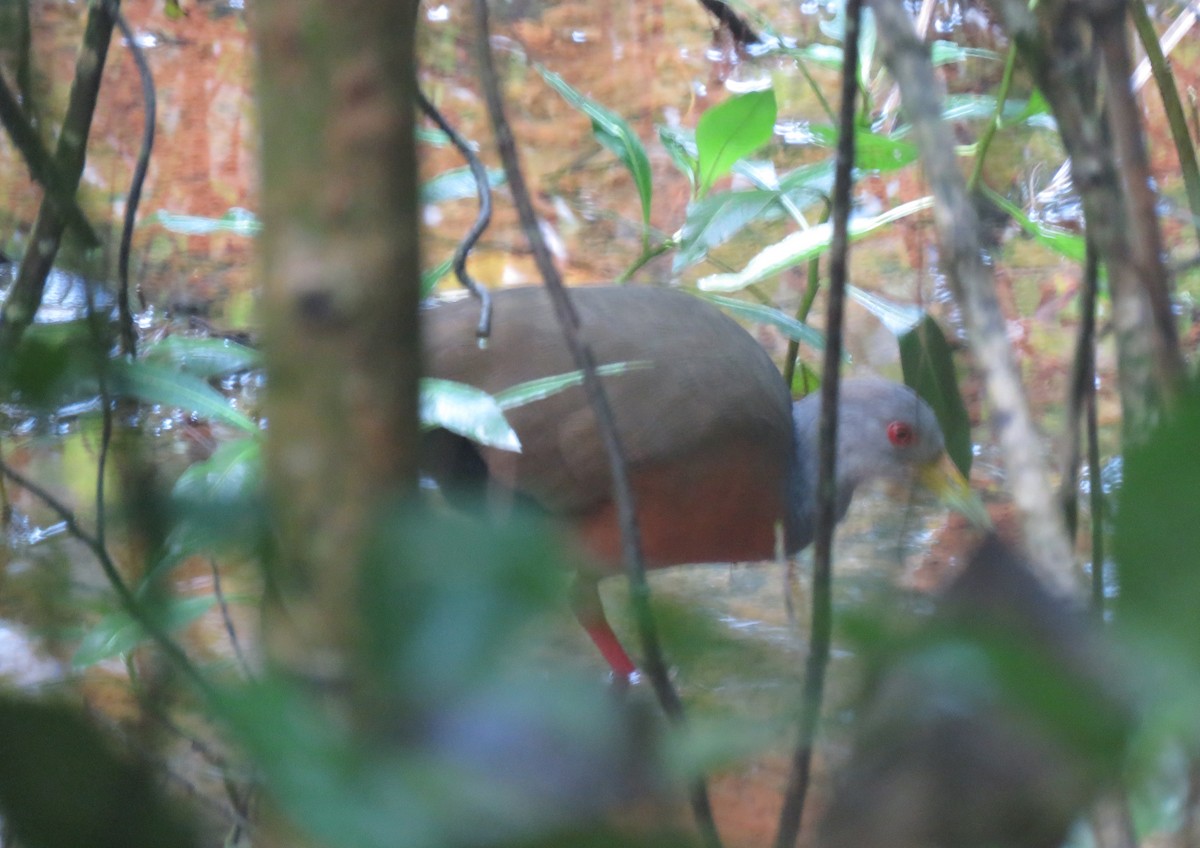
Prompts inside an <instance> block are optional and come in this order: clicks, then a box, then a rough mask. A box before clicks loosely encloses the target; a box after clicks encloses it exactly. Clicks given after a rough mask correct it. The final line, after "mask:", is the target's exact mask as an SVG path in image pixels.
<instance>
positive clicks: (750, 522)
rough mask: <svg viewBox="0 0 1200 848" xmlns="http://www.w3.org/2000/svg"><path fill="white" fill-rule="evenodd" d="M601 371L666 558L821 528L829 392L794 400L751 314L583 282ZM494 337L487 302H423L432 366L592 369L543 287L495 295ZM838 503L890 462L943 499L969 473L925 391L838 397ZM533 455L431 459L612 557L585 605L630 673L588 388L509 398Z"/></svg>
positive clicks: (885, 385)
mask: <svg viewBox="0 0 1200 848" xmlns="http://www.w3.org/2000/svg"><path fill="white" fill-rule="evenodd" d="M571 297H572V300H573V302H574V304H575V307H576V309H577V311H578V313H579V316H580V319H581V323H582V325H583V329H582V331H581V333H582V335H583V337H584V339H585V340H586V341H587V343H588V344H589V345H590V346H591V349H592V352H593V354H594V356H595V359H596V362H597V364H598V365H605V364H611V363H629V365H630V367H629V368H628V369H626V370H623V371H621V372H620V373H616V374H613V375H611V376H606V377H604V378H603V380H604V385H605V389H606V391H607V393H608V400H609V403H610V405H611V406H612V410H613V413H614V416H615V418H616V423H617V428H618V430H619V432H620V436H621V441H622V443H623V446H624V449H625V454H626V459H627V461H628V465H629V471H630V477H631V482H632V486H633V490H634V497H635V500H636V503H637V513H638V520H639V524H640V529H641V536H642V538H641V543H642V549H643V551H644V553H645V558H646V563H647V565H648V566H649V567H651V568H659V567H663V566H668V565H678V564H682V563H702V562H730V561H747V560H761V559H768V558H770V557H772V556H773V555H774V551H775V527H776V525H777V524H779V523H782V526H783V530H784V540H785V544H786V547H787V550H788V551H789V552H795V551H798V550H800V549H801V548H803V547H805V546H806V545H808V544H809V543H810V542H811V541H812V537H813V532H814V514H815V504H816V487H817V483H816V476H817V470H816V469H817V461H816V460H817V430H818V412H819V409H820V401H819V398H818V397H817V396H816V395H810V396H809V397H808V398H805V399H804V400H801V401H798V402H796V403H795V404H793V403H792V400H791V397H790V394H789V392H788V388H787V386H786V385H785V384H784V381H783V378H782V376H781V375H780V373H779V370H778V369H777V368H776V367H775V365H774V363H773V362H772V361H771V359H770V357H768V356H767V354H766V352H765V351H764V350H763V349H762V347H761V346H760V345H759V344H758V343H757V342H756V341H755V340H754V338H753V337H751V336H750V334H749V333H747V332H746V331H745V330H744V329H742V327H740V326H739V325H738V324H737V323H736V322H734V321H733V320H732V319H730V318H728V317H727V316H725V315H724V314H723V313H721V312H720V311H719V310H718V309H716V308H715V307H713V306H711V305H709V304H708V303H705V302H704V301H702V300H700V299H698V298H696V297H692V296H691V295H688V294H686V293H683V292H679V291H673V290H670V289H660V288H646V287H581V288H575V289H573V290H572V292H571ZM493 298H494V310H495V311H494V316H493V323H492V334H491V338H490V340H489V341H488V343H487V344H486V345H485V346H482V347H481V346H480V345H479V343H478V341H477V340H476V336H475V325H476V323H477V320H478V313H479V307H478V304H477V303H475V302H474V301H470V300H461V301H456V302H449V303H440V304H437V305H435V306H432V307H431V308H429V309H427V310H426V311H425V313H424V315H423V332H424V337H425V342H424V344H425V355H426V370H427V373H428V374H429V375H430V376H432V377H440V378H444V379H449V380H456V381H458V382H461V383H466V384H468V385H471V386H475V387H477V388H480V389H483V390H484V391H487V392H491V393H497V392H500V391H502V390H504V389H508V388H511V387H512V386H514V385H518V384H521V383H524V382H528V381H530V380H536V379H541V378H545V377H550V376H556V375H562V374H568V373H570V372H573V371H575V370H576V366H575V363H574V361H573V360H572V358H571V355H570V353H569V351H568V350H567V347H566V344H565V342H564V341H563V337H562V332H561V330H560V328H559V326H558V322H557V321H556V320H555V314H554V309H553V306H552V305H551V302H550V300H549V297H548V296H547V295H546V293H545V292H544V291H543V290H542V289H541V288H517V289H506V290H502V291H499V292H496V293H494V294H493ZM839 409H840V412H839V419H838V427H839V438H838V456H837V514H838V517H839V519H840V518H841V516H843V515H844V514H845V512H846V510H847V508H848V507H849V505H850V499H851V497H852V495H853V493H854V489H855V487H856V486H858V485H859V484H860V483H864V482H866V481H868V480H871V479H874V478H877V477H893V478H901V479H904V478H909V477H912V476H916V477H918V478H920V479H921V480H922V481H923V482H924V483H925V484H926V485H927V486H929V487H930V488H931V489H933V490H934V491H935V492H937V493H939V494H941V495H942V496H943V497H947V496H949V497H950V498H951V499H953V498H955V497H959V498H961V497H963V496H964V495H965V494H966V492H967V484H966V481H965V480H964V479H963V478H962V475H961V474H959V472H958V471H957V469H956V468H955V467H954V465H953V463H952V462H950V460H949V458H948V457H947V455H946V452H945V449H944V445H943V438H942V432H941V429H940V428H939V426H938V423H937V419H936V417H935V416H934V414H933V412H932V410H931V409H930V408H929V407H928V406H927V405H926V404H925V403H924V402H923V401H922V400H921V399H920V398H918V397H917V395H916V393H915V392H913V391H912V390H911V389H909V388H907V387H905V386H901V385H899V384H896V383H892V382H888V381H886V380H879V379H857V380H847V381H845V382H844V383H843V385H842V391H841V400H840V404H839ZM507 416H508V418H509V421H510V423H511V424H512V426H513V429H514V430H515V431H516V432H517V435H518V436H519V437H520V440H521V445H522V450H521V452H520V453H513V452H509V451H504V450H499V449H493V448H486V447H480V446H476V445H473V444H472V443H470V442H468V441H467V440H465V439H462V438H459V437H457V436H453V435H451V434H449V433H447V432H445V431H436V432H435V433H433V434H430V437H429V439H428V440H427V443H426V468H427V471H428V473H429V474H430V475H431V476H432V477H434V479H435V480H437V481H438V482H439V484H441V485H443V486H448V487H451V488H453V487H455V486H457V485H461V484H465V483H468V482H471V481H475V482H479V481H482V480H487V481H488V483H489V485H497V484H498V485H500V486H503V487H505V488H506V489H509V490H512V491H513V492H515V493H516V494H517V495H519V496H522V497H523V498H526V499H528V500H530V501H532V502H533V503H534V504H536V505H537V506H539V507H540V508H542V509H543V510H545V511H546V512H548V513H550V514H552V515H555V516H558V517H561V518H562V519H564V520H566V521H568V522H569V523H570V524H571V525H573V527H574V529H575V531H576V532H577V533H578V535H579V536H580V537H581V539H582V541H583V543H584V546H585V547H586V548H587V549H588V550H589V551H590V552H591V553H592V554H594V555H595V557H596V558H597V561H598V562H599V563H600V565H597V567H596V569H595V571H594V573H588V574H581V575H580V578H579V586H578V590H577V603H576V612H577V614H578V616H579V619H580V621H581V623H582V624H583V626H584V627H585V629H586V630H587V632H588V634H589V635H590V636H591V638H592V641H593V642H595V643H596V646H597V647H598V648H599V649H600V651H601V653H602V654H603V655H604V657H605V659H606V660H607V661H608V663H609V665H610V666H611V667H612V669H613V671H614V673H615V674H616V675H617V676H618V677H627V676H628V675H630V674H631V673H633V672H634V670H635V667H634V665H633V663H632V662H631V661H630V659H629V657H628V656H627V655H626V653H625V651H624V650H623V649H622V647H621V645H620V643H619V642H618V641H617V638H616V636H615V635H614V634H613V632H612V630H611V629H610V628H609V626H608V623H607V621H606V620H605V617H604V611H603V607H602V606H601V603H600V598H599V594H598V592H597V589H596V581H597V579H598V578H599V577H600V576H603V575H604V574H605V573H606V571H605V569H608V572H607V573H613V572H615V570H617V569H619V567H620V566H619V563H620V556H621V539H620V530H619V527H618V524H617V512H616V507H615V504H614V502H613V497H612V493H611V476H610V474H609V468H608V460H607V456H606V453H605V451H604V449H603V445H602V443H601V438H600V434H599V431H598V429H597V426H596V422H595V417H594V415H593V413H592V410H591V408H590V407H589V406H588V403H587V400H586V398H585V397H584V393H583V390H582V389H581V388H579V387H573V388H569V389H565V390H563V391H561V392H558V393H556V394H553V395H551V396H549V397H546V398H544V399H542V400H539V401H535V402H533V403H529V404H527V405H524V406H520V407H517V408H514V409H511V410H509V411H508V412H507Z"/></svg>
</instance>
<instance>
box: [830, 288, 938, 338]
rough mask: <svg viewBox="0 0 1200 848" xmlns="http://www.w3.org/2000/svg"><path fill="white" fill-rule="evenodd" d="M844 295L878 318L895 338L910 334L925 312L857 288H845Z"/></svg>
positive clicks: (908, 304) (919, 308)
mask: <svg viewBox="0 0 1200 848" xmlns="http://www.w3.org/2000/svg"><path fill="white" fill-rule="evenodd" d="M846 294H847V295H848V296H849V297H851V298H853V299H854V300H855V301H856V302H858V304H859V305H861V306H863V307H864V308H865V309H866V310H867V311H868V312H870V313H871V314H872V315H874V316H875V317H876V318H878V319H879V321H880V323H882V324H883V326H885V327H887V328H888V330H890V331H891V332H892V334H893V335H895V336H902V335H904V334H905V333H910V332H912V331H913V330H915V329H916V328H917V325H918V324H920V323H921V320H922V319H923V318H924V317H925V310H923V309H922V308H921V307H919V306H913V305H912V304H910V303H899V302H897V301H894V300H890V299H888V298H886V297H881V296H879V295H877V294H875V293H874V292H870V291H867V290H866V289H860V288H859V287H858V286H846Z"/></svg>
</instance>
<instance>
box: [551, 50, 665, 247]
mask: <svg viewBox="0 0 1200 848" xmlns="http://www.w3.org/2000/svg"><path fill="white" fill-rule="evenodd" d="M533 67H534V69H535V70H537V72H538V73H539V74H541V75H542V79H544V80H545V81H546V83H547V84H548V85H549V86H550V87H551V88H553V89H554V90H555V91H557V92H558V93H559V94H560V95H561V96H562V98H563V99H564V100H566V101H567V103H569V104H570V105H571V106H573V107H574V108H575V109H578V110H579V111H580V112H582V113H583V114H585V115H587V116H588V117H589V118H591V120H592V134H593V135H594V136H595V137H596V141H598V142H600V144H602V145H603V146H604V147H605V148H606V149H607V150H608V151H609V152H610V153H612V154H613V155H614V156H616V157H617V158H618V159H619V160H621V162H622V164H624V165H625V167H626V168H627V169H628V171H629V173H630V175H631V176H632V177H633V184H634V185H635V186H636V187H637V190H638V197H639V198H640V199H641V201H642V228H643V231H644V232H649V229H650V203H651V200H652V198H653V193H654V184H653V182H652V180H653V174H652V173H651V171H650V158H649V157H648V156H647V155H646V148H645V147H644V146H643V145H642V141H641V139H639V138H638V137H637V133H635V132H634V131H633V128H632V127H630V126H629V124H628V123H627V122H626V121H625V119H624V118H622V117H621V116H620V115H618V114H616V113H615V112H613V111H612V110H610V109H608V108H606V107H604V106H601V105H600V104H599V103H597V102H596V101H594V100H592V99H591V98H589V97H587V96H585V95H584V94H582V93H581V92H579V91H577V90H576V89H574V88H572V87H571V86H570V85H569V84H568V83H567V81H566V80H564V79H563V78H562V77H561V76H559V75H558V74H556V73H554V71H551V70H550V69H549V68H546V67H543V66H542V65H539V64H536V63H535V64H534V66H533Z"/></svg>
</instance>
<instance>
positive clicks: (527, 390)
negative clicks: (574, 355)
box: [495, 360, 653, 410]
mask: <svg viewBox="0 0 1200 848" xmlns="http://www.w3.org/2000/svg"><path fill="white" fill-rule="evenodd" d="M651 367H653V366H652V364H651V363H649V362H646V361H644V360H634V361H633V362H610V363H609V364H607V365H601V366H600V367H598V368H597V369H596V374H597V375H598V376H600V377H611V376H613V375H616V374H624V373H626V372H628V371H640V370H642V369H644V368H651ZM580 385H583V372H582V371H568V372H567V373H566V374H556V375H555V376H553V377H541V378H539V379H537V380H528V381H527V382H524V383H518V384H517V385H515V386H510V387H509V388H507V389H505V390H504V391H502V392H497V393H496V395H495V398H496V403H498V404H499V405H500V408H501V409H504V410H508V409H515V408H517V407H518V406H524V405H525V404H527V403H533V402H534V401H535V400H542V399H544V398H548V397H550V396H551V395H554V394H558V393H559V392H561V391H562V390H563V389H569V388H571V387H572V386H580Z"/></svg>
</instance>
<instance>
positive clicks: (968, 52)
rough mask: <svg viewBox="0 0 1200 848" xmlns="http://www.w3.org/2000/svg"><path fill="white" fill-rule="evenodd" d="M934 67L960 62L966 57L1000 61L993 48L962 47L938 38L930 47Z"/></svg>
mask: <svg viewBox="0 0 1200 848" xmlns="http://www.w3.org/2000/svg"><path fill="white" fill-rule="evenodd" d="M932 56H933V64H934V67H941V66H942V65H950V64H953V63H955V62H962V61H964V60H966V59H991V60H993V61H1000V58H1001V56H1000V54H999V53H997V52H995V51H994V50H984V49H982V48H980V47H963V46H961V45H959V44H955V43H954V42H953V41H944V40H942V39H938V40H937V41H935V42H933V49H932Z"/></svg>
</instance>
